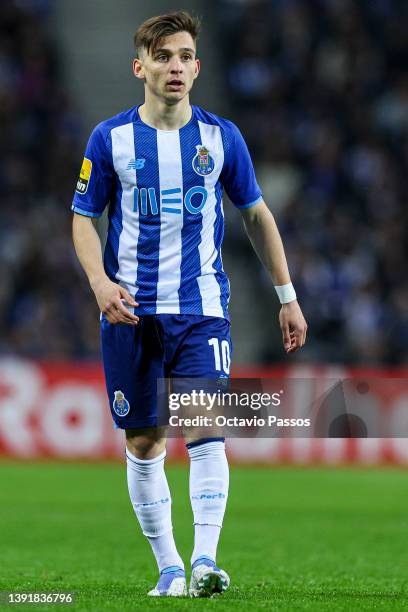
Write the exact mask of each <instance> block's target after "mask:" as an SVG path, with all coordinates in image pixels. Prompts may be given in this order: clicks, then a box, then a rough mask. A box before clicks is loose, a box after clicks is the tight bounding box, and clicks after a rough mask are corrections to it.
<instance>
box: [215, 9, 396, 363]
mask: <svg viewBox="0 0 408 612" xmlns="http://www.w3.org/2000/svg"><path fill="white" fill-rule="evenodd" d="M221 4H222V10H221V12H220V24H219V25H220V28H219V32H220V34H221V33H222V36H220V41H222V46H221V48H220V51H221V57H222V59H223V66H224V70H225V77H226V79H227V80H228V90H229V93H230V107H231V111H232V117H231V118H232V119H233V120H235V121H236V122H237V123H238V124H239V125H240V127H241V129H242V131H243V132H244V134H245V137H246V140H247V142H248V145H249V148H250V150H251V153H252V155H253V158H254V160H255V163H256V169H257V176H258V180H259V182H260V184H261V187H262V189H263V193H264V197H265V200H266V202H267V203H268V205H269V206H270V209H271V210H272V212H273V213H274V215H275V216H276V219H277V222H278V225H279V227H280V230H281V233H282V235H283V238H284V243H285V247H286V251H287V254H288V259H289V264H290V268H291V273H292V278H293V281H294V283H295V286H296V290H297V292H298V296H299V298H300V300H301V305H302V308H303V311H304V314H305V316H306V318H307V320H308V322H309V332H308V343H307V346H306V347H305V349H304V350H303V352H302V353H299V354H298V358H299V359H306V360H308V361H312V362H313V361H317V362H327V361H331V362H336V361H337V362H340V363H355V364H379V363H390V364H397V363H402V362H405V363H406V362H407V360H408V274H407V269H406V266H407V254H408V231H407V230H408V215H407V212H406V199H407V194H408V39H407V32H408V3H407V2H406V1H404V0H400V1H398V0H360V1H359V2H355V1H354V0H313V1H310V0H269V1H266V2H259V1H252V2H251V1H250V0H246V1H245V0H223V2H222V3H221ZM237 235H241V236H242V240H241V241H237V240H236V236H237ZM229 246H230V248H235V249H236V254H237V256H241V257H242V253H244V252H245V253H246V254H247V255H248V256H249V251H248V249H249V247H248V243H247V240H246V239H245V237H244V235H243V234H242V233H240V234H239V233H237V234H236V235H235V236H234V241H231V244H230V245H229ZM248 259H251V261H254V265H255V266H256V268H257V271H258V274H256V273H255V274H254V277H253V281H252V282H253V292H254V295H256V296H257V300H262V299H263V300H264V301H265V320H264V323H265V345H264V347H263V348H262V350H261V354H260V361H264V362H270V361H276V360H279V359H280V357H281V355H282V353H281V349H280V345H279V346H277V345H276V343H275V344H274V343H271V342H270V340H269V338H270V337H271V336H270V334H269V333H267V332H268V325H272V326H275V325H276V320H275V319H273V320H272V321H271V317H270V316H269V317H268V314H267V313H268V303H269V304H270V300H271V295H270V290H269V289H268V288H270V281H269V279H267V278H266V275H265V274H264V272H263V271H262V268H261V266H260V265H258V263H257V262H256V261H255V260H253V258H252V255H251V256H250V257H248Z"/></svg>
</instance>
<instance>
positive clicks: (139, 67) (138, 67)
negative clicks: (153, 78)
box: [133, 57, 145, 79]
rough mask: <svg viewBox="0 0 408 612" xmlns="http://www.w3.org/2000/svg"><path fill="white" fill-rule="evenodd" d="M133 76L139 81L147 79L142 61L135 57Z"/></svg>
mask: <svg viewBox="0 0 408 612" xmlns="http://www.w3.org/2000/svg"><path fill="white" fill-rule="evenodd" d="M133 74H134V75H135V77H136V78H137V79H144V78H145V74H144V67H143V64H142V61H141V60H140V59H139V58H138V57H135V59H134V60H133Z"/></svg>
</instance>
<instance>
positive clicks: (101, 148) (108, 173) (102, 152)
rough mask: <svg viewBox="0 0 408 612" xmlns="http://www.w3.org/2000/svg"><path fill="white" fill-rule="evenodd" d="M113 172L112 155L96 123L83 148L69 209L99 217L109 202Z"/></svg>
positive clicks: (102, 132)
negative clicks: (83, 152)
mask: <svg viewBox="0 0 408 612" xmlns="http://www.w3.org/2000/svg"><path fill="white" fill-rule="evenodd" d="M108 137H109V136H108ZM113 173H114V170H113V163H112V155H111V153H110V151H109V149H108V146H107V142H106V136H105V135H104V131H103V130H102V128H101V126H100V125H98V126H97V127H96V128H95V129H94V131H93V132H92V134H91V136H90V138H89V141H88V144H87V147H86V150H85V157H84V160H83V162H82V166H81V171H80V175H79V179H78V182H77V186H76V190H75V195H74V199H73V202H72V206H71V210H73V211H74V212H77V213H79V214H81V215H85V216H87V217H100V216H101V214H102V213H103V211H104V209H105V207H106V205H107V204H108V202H109V198H110V194H111V191H112V184H113Z"/></svg>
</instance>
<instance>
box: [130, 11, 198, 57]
mask: <svg viewBox="0 0 408 612" xmlns="http://www.w3.org/2000/svg"><path fill="white" fill-rule="evenodd" d="M200 25H201V24H200V19H199V18H198V17H193V16H192V15H190V14H189V13H187V12H186V11H176V12H174V13H166V14H165V15H157V16H156V17H150V19H147V20H146V21H145V22H144V23H142V25H141V26H140V28H139V29H138V31H137V32H136V34H135V36H134V39H133V40H134V44H135V49H136V53H137V54H138V55H140V52H141V50H142V49H146V50H147V52H148V53H149V52H150V51H152V52H153V51H155V49H157V48H158V46H159V45H160V43H161V41H162V40H163V38H166V36H171V35H172V34H176V33H177V32H188V33H189V34H191V37H192V39H193V40H194V42H196V40H197V38H198V34H199V32H200Z"/></svg>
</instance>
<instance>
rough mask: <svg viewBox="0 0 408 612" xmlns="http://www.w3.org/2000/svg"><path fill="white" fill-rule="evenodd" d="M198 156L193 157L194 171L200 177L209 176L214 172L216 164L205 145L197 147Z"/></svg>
mask: <svg viewBox="0 0 408 612" xmlns="http://www.w3.org/2000/svg"><path fill="white" fill-rule="evenodd" d="M196 149H197V155H196V156H195V157H193V170H194V172H196V173H197V174H199V175H200V176H208V175H209V174H211V172H212V171H213V170H214V167H215V163H214V160H213V158H212V157H211V155H210V152H209V150H208V149H207V147H206V146H204V145H201V144H200V145H197V146H196Z"/></svg>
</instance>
